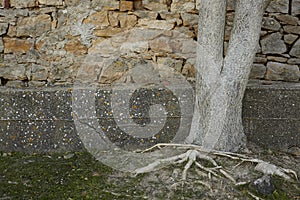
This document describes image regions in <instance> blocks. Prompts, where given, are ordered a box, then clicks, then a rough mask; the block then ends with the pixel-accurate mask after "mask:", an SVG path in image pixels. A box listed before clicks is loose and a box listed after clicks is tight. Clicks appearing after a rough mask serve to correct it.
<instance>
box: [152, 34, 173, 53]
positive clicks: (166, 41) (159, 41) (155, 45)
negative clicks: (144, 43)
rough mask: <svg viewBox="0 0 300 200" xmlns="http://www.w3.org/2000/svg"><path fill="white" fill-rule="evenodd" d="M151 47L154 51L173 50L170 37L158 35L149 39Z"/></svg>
mask: <svg viewBox="0 0 300 200" xmlns="http://www.w3.org/2000/svg"><path fill="white" fill-rule="evenodd" d="M149 45H150V49H151V50H152V51H154V52H173V47H172V45H171V40H170V38H169V37H158V38H155V39H153V40H151V41H149Z"/></svg>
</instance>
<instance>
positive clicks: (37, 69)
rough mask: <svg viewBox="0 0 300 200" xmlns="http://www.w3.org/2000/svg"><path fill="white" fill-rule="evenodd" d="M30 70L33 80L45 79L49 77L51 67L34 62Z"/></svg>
mask: <svg viewBox="0 0 300 200" xmlns="http://www.w3.org/2000/svg"><path fill="white" fill-rule="evenodd" d="M30 71H31V80H33V81H43V80H44V81H45V80H47V78H48V73H49V69H48V68H47V67H44V66H41V65H37V64H33V65H32V66H31V70H30Z"/></svg>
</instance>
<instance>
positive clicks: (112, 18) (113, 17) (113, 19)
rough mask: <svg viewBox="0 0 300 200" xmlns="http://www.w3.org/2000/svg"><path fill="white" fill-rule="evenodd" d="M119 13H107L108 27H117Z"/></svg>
mask: <svg viewBox="0 0 300 200" xmlns="http://www.w3.org/2000/svg"><path fill="white" fill-rule="evenodd" d="M118 16H119V13H117V12H114V11H109V12H108V21H109V24H110V26H112V27H118V26H119V19H118Z"/></svg>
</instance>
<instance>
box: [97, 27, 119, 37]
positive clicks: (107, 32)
mask: <svg viewBox="0 0 300 200" xmlns="http://www.w3.org/2000/svg"><path fill="white" fill-rule="evenodd" d="M122 31H123V29H121V28H117V27H116V28H114V27H108V28H106V29H103V30H95V31H94V35H95V36H98V37H111V36H113V35H116V34H118V33H121V32H122Z"/></svg>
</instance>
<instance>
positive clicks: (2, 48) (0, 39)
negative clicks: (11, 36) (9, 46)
mask: <svg viewBox="0 0 300 200" xmlns="http://www.w3.org/2000/svg"><path fill="white" fill-rule="evenodd" d="M3 51H4V44H3V39H2V38H0V53H3Z"/></svg>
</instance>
